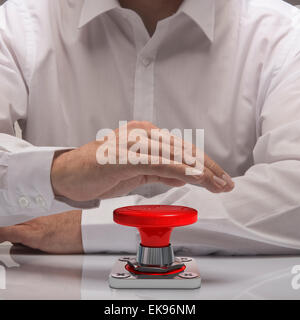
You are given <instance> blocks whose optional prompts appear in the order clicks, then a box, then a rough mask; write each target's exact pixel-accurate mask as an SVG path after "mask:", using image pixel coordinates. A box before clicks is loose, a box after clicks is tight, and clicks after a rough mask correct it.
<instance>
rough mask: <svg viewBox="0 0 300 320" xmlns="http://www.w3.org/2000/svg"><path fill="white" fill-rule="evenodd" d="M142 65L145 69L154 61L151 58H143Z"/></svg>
mask: <svg viewBox="0 0 300 320" xmlns="http://www.w3.org/2000/svg"><path fill="white" fill-rule="evenodd" d="M142 63H143V65H144V66H145V67H148V66H149V65H150V64H151V63H152V60H151V59H149V58H142Z"/></svg>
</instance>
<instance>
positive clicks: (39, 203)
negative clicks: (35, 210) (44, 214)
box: [35, 196, 46, 208]
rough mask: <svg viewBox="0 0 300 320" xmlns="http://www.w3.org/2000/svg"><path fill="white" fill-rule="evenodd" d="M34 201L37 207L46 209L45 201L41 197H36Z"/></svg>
mask: <svg viewBox="0 0 300 320" xmlns="http://www.w3.org/2000/svg"><path fill="white" fill-rule="evenodd" d="M35 201H36V203H37V205H38V206H40V207H42V208H46V201H45V199H44V198H43V197H42V196H38V197H36V199H35Z"/></svg>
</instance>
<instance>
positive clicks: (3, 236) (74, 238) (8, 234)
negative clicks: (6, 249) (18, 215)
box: [0, 211, 83, 254]
mask: <svg viewBox="0 0 300 320" xmlns="http://www.w3.org/2000/svg"><path fill="white" fill-rule="evenodd" d="M81 214H82V213H81V211H69V212H64V213H60V214H55V215H51V216H47V217H41V218H37V219H34V220H31V221H28V222H24V223H22V224H18V225H15V226H9V227H1V228H0V243H1V242H4V241H9V242H12V243H14V244H22V245H24V246H26V247H30V248H33V249H38V250H41V251H43V252H47V253H56V254H71V253H82V252H83V246H82V238H81Z"/></svg>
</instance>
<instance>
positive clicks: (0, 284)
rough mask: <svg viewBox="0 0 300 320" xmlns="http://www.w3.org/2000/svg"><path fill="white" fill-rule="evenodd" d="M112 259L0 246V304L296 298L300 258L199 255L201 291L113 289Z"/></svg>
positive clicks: (299, 293)
mask: <svg viewBox="0 0 300 320" xmlns="http://www.w3.org/2000/svg"><path fill="white" fill-rule="evenodd" d="M116 259H117V256H111V255H69V256H68V255H46V254H42V253H39V252H37V251H33V250H30V249H26V248H23V247H12V246H11V245H9V244H7V243H6V244H4V245H0V300H1V299H133V300H135V299H156V300H159V299H167V300H169V299H173V300H179V299H180V300H184V299H197V300H198V299H300V257H293V256H282V257H278V256H276V257H213V256H210V257H197V258H196V260H197V262H198V266H199V269H200V272H201V275H202V287H201V289H196V290H154V289H153V290H150V289H137V290H134V289H131V290H124V289H122V290H117V289H111V288H110V287H109V286H108V275H109V273H110V269H111V268H112V266H113V264H114V262H115V260H116ZM297 265H298V266H299V267H295V266H297ZM292 270H293V271H294V274H293V273H292ZM293 287H294V288H293ZM297 288H298V289H297Z"/></svg>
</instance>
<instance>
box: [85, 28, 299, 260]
mask: <svg viewBox="0 0 300 320" xmlns="http://www.w3.org/2000/svg"><path fill="white" fill-rule="evenodd" d="M295 43H298V44H299V43H300V39H299V33H298V34H297V35H296V39H295V41H294V42H293V48H292V49H291V50H289V51H288V54H287V55H286V57H284V59H282V60H283V63H282V65H281V66H280V67H279V68H276V69H275V70H274V73H273V76H272V80H271V81H270V83H269V86H268V88H267V90H266V93H265V98H264V99H263V103H262V104H261V106H258V108H257V109H258V110H257V132H258V137H257V143H256V145H255V148H254V150H253V159H254V164H253V166H252V167H251V168H249V170H248V171H247V172H246V173H245V174H244V175H243V176H240V177H235V178H234V182H235V189H234V190H233V191H232V192H230V193H222V194H212V193H209V192H208V191H206V190H204V189H202V188H200V187H196V186H185V187H182V188H176V189H171V190H170V191H168V192H167V193H164V194H160V195H158V196H156V197H153V198H150V199H146V198H143V197H141V196H135V197H134V198H132V197H129V198H126V197H125V198H122V199H120V201H119V200H118V199H115V200H106V201H108V202H107V205H106V206H104V207H101V206H100V208H99V209H98V211H95V213H94V214H95V215H97V219H96V220H93V221H92V218H91V217H90V216H89V214H88V212H84V213H83V221H82V230H83V234H84V239H83V241H84V243H85V245H84V247H85V250H86V251H102V250H110V251H115V252H118V251H119V248H121V247H122V248H124V243H126V242H127V238H128V239H129V238H130V239H131V240H130V242H129V243H128V246H126V245H125V248H126V250H128V251H132V252H135V248H134V246H133V245H132V244H131V242H132V237H134V235H135V236H136V234H135V230H131V234H130V235H129V233H128V232H129V231H125V229H124V230H123V227H121V228H119V227H117V226H116V225H114V224H113V223H112V221H110V222H107V221H106V222H105V223H104V222H103V221H104V220H103V221H102V219H104V218H103V216H104V215H106V216H107V215H109V216H111V215H112V211H113V209H114V208H117V207H120V206H122V205H123V204H124V203H126V205H129V204H131V205H134V204H149V203H151V204H156V203H157V204H170V205H171V204H173V205H185V206H190V207H193V208H195V209H197V210H198V212H199V219H198V222H197V223H196V224H194V225H191V226H188V227H183V228H176V229H175V230H174V232H173V235H172V243H173V244H174V246H175V248H176V249H178V250H183V251H185V250H189V252H190V251H192V252H193V253H195V254H201V253H205V254H207V253H217V252H219V253H222V254H226V253H228V254H274V253H276V254H290V253H298V254H299V251H300V232H299V226H300V196H299V191H300V50H299V45H298V46H295ZM108 204H109V205H108ZM104 211H105V212H104ZM89 219H91V220H90V221H91V224H93V227H92V229H93V231H92V232H90V229H89V228H90V224H89V223H88V221H89ZM103 224H105V227H103ZM106 237H109V241H108V242H107V241H106Z"/></svg>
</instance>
